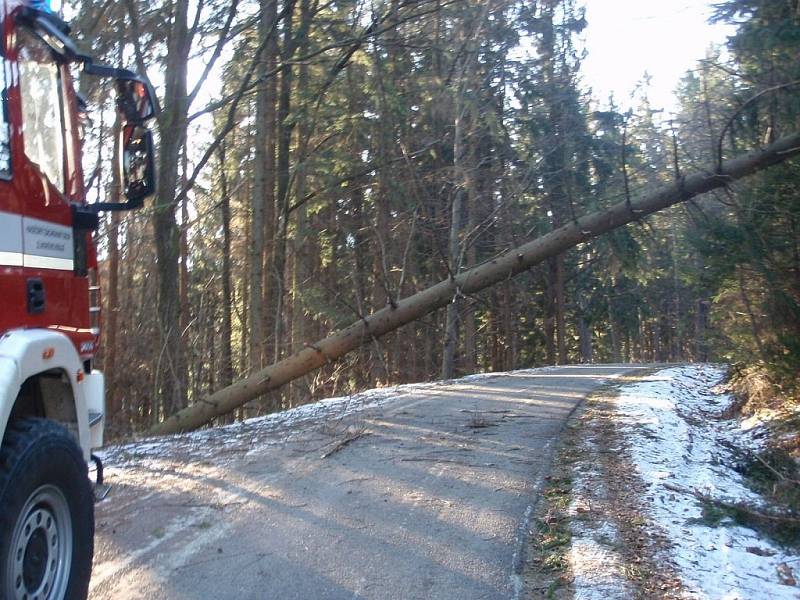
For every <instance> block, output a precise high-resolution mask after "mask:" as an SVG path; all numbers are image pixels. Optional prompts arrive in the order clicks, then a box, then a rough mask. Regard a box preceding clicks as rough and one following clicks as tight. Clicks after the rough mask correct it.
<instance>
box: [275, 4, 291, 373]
mask: <svg viewBox="0 0 800 600" xmlns="http://www.w3.org/2000/svg"><path fill="white" fill-rule="evenodd" d="M286 2H287V6H288V7H289V8H288V10H287V12H286V17H285V18H284V22H283V28H284V29H283V48H282V50H281V60H282V62H283V65H284V66H283V68H282V69H281V81H280V93H279V96H278V154H277V182H278V192H277V202H278V209H277V217H278V221H277V223H278V226H277V230H276V235H275V261H274V264H273V267H272V277H273V281H274V290H275V291H274V293H275V315H274V318H275V351H274V356H275V359H276V360H277V359H280V357H281V356H282V354H283V349H284V347H285V340H284V337H285V335H284V314H283V312H284V310H283V303H284V299H285V296H286V290H285V287H286V249H287V247H288V243H289V242H288V235H289V183H290V175H291V174H290V172H289V167H290V152H291V143H292V131H294V122H289V114H290V112H291V109H292V79H293V76H294V68H293V67H292V64H291V62H290V61H291V58H292V56H293V55H294V39H293V26H292V25H293V23H294V17H293V12H294V4H295V0H286Z"/></svg>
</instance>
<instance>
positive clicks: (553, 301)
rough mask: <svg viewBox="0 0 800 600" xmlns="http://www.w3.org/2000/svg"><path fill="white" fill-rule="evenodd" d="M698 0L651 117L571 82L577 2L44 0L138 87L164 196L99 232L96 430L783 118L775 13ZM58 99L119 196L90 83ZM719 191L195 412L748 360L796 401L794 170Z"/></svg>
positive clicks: (765, 4) (787, 47)
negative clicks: (676, 66) (80, 119)
mask: <svg viewBox="0 0 800 600" xmlns="http://www.w3.org/2000/svg"><path fill="white" fill-rule="evenodd" d="M68 4H69V3H68ZM714 10H715V12H714V17H713V18H714V19H715V20H717V21H719V22H724V23H729V24H732V25H735V34H734V35H732V36H731V37H730V38H729V39H728V43H727V44H726V46H725V47H719V48H710V49H709V50H708V52H707V54H706V56H705V57H698V59H699V60H698V62H697V65H696V67H695V68H694V69H693V70H691V71H689V72H687V73H686V75H685V77H684V78H683V79H682V81H681V84H680V91H679V100H680V104H679V106H680V108H679V110H678V112H677V113H676V114H668V113H666V112H665V111H664V110H663V109H662V107H659V106H656V105H654V103H653V102H651V100H650V99H649V97H648V85H647V80H646V79H645V80H643V82H642V84H641V86H640V87H639V88H638V89H637V90H636V92H635V96H634V98H633V102H634V105H635V108H634V109H632V110H623V109H621V108H619V104H618V102H617V101H616V100H615V99H614V98H595V97H593V96H592V91H591V90H590V89H588V88H587V86H586V85H585V84H584V83H583V79H582V60H583V58H584V49H583V44H582V39H583V38H582V36H583V34H584V32H585V30H586V28H587V27H591V26H592V23H591V22H587V20H586V18H585V14H584V9H583V7H582V6H581V5H580V3H579V2H577V1H576V0H535V1H534V0H380V1H372V2H364V1H363V0H340V1H337V2H328V1H326V0H280V1H278V0H258V1H255V0H228V1H221V0H193V1H192V2H190V1H189V0H158V1H156V2H142V1H140V0H124V1H122V2H111V1H108V0H86V1H82V2H73V3H71V5H68V6H66V7H65V14H66V16H67V17H68V18H69V20H70V22H71V24H72V26H73V29H74V32H75V36H76V37H77V38H78V39H79V40H80V43H81V45H82V49H83V50H85V51H87V52H91V53H92V54H94V55H95V56H97V57H98V59H102V60H104V61H105V62H108V63H110V64H122V65H125V66H127V67H129V68H133V69H135V70H136V71H138V72H139V73H141V74H143V75H145V76H146V77H147V78H148V79H149V80H150V81H151V82H152V84H153V85H154V87H155V88H156V90H157V92H158V95H159V100H160V104H161V112H160V114H159V116H158V120H157V125H156V138H157V146H158V149H159V155H158V171H159V178H158V185H157V193H156V195H155V197H154V198H153V200H152V201H150V202H149V203H148V204H147V205H146V207H145V208H144V209H142V210H139V211H136V212H130V213H120V212H115V213H110V214H107V215H105V216H104V218H103V221H102V224H101V227H100V230H99V231H98V232H97V234H96V238H97V239H96V241H97V244H98V247H99V252H100V258H101V276H102V280H103V289H104V297H103V309H104V311H103V320H104V333H103V336H104V337H103V351H102V355H101V357H100V360H99V364H100V367H101V368H102V369H103V370H104V371H105V373H106V377H107V384H108V411H109V423H108V430H109V433H110V434H111V435H112V437H126V436H129V435H131V434H133V433H137V432H143V431H146V430H148V429H151V428H153V427H157V426H158V425H159V424H163V423H164V421H165V420H166V419H167V418H168V417H169V416H170V415H173V414H174V413H176V412H178V411H181V410H182V409H185V408H186V407H189V406H194V405H197V404H199V403H202V402H204V401H205V399H206V398H207V397H209V395H210V394H212V393H214V392H218V391H219V390H222V389H225V388H227V387H228V386H230V385H231V384H232V383H233V382H235V381H237V380H240V379H241V378H243V377H246V376H248V375H251V374H254V373H258V372H259V371H260V370H261V369H263V368H264V367H265V366H267V365H270V364H272V363H275V362H277V361H280V360H282V359H287V357H290V356H292V355H293V354H294V353H296V352H298V351H302V350H303V349H307V348H315V347H316V346H315V344H316V342H317V340H323V339H325V338H326V337H327V336H328V335H329V334H330V333H331V332H334V331H339V330H342V329H343V328H345V327H347V326H348V325H350V324H351V323H357V322H359V321H365V320H366V318H367V317H368V316H369V315H370V314H372V313H375V312H376V311H379V310H381V309H385V308H387V307H388V308H390V309H394V308H396V307H397V305H398V303H399V302H400V301H401V299H403V298H408V297H409V296H412V295H413V294H415V293H417V292H419V291H420V290H424V289H426V288H429V287H430V286H432V285H434V284H437V283H439V282H441V281H445V280H448V279H449V280H455V278H456V277H457V276H458V274H459V273H463V272H466V271H468V270H469V269H471V268H473V267H475V266H477V265H483V264H486V263H490V262H491V261H493V260H496V259H497V258H498V257H499V256H501V255H503V253H505V252H507V251H508V250H510V249H513V248H516V247H519V246H521V245H522V244H524V243H526V242H529V241H531V240H535V239H537V238H540V237H541V236H544V235H546V234H548V233H550V232H553V231H555V230H558V229H559V228H562V227H564V226H566V225H569V224H571V223H576V224H577V223H579V220H578V219H579V217H581V216H582V215H587V214H590V213H594V212H598V211H600V212H602V211H604V210H607V209H609V208H610V207H612V206H613V205H616V204H618V203H620V202H628V203H630V202H631V201H632V199H635V198H639V197H643V196H646V195H647V194H649V193H653V192H655V191H657V190H659V189H661V188H662V187H663V186H669V185H674V186H678V189H680V186H681V185H683V182H684V181H686V179H685V178H686V176H688V175H690V174H692V173H715V172H718V170H719V167H720V165H722V163H723V161H725V160H728V159H731V158H734V157H736V156H738V155H741V154H743V153H745V152H748V151H753V150H759V149H762V148H765V147H768V146H769V145H770V144H772V143H774V142H775V141H777V140H780V139H781V138H782V137H783V136H786V135H788V134H793V133H795V132H797V131H798V130H800V96H798V87H800V4H798V1H797V0H725V1H722V2H720V3H718V4H716V5H715V9H714ZM676 43H679V42H678V41H676ZM664 51H665V52H668V49H665V50H664ZM631 52H635V48H632V49H631ZM80 87H81V93H82V94H83V95H85V96H86V98H87V100H88V103H89V108H90V114H91V115H92V122H91V124H90V125H89V127H88V130H87V138H86V143H85V156H84V169H85V172H86V179H87V185H88V187H89V197H90V199H91V200H98V201H113V200H114V198H115V197H117V196H119V189H120V183H119V181H117V180H116V175H115V172H114V169H113V168H112V165H113V159H114V158H115V150H114V144H113V142H112V140H113V139H114V136H115V128H118V127H119V122H116V121H115V118H114V114H115V111H114V105H113V94H112V93H111V90H110V88H109V87H103V86H100V85H98V84H97V82H96V81H94V82H89V81H83V80H81V81H80ZM716 187H717V189H715V190H714V191H711V192H709V193H707V194H703V195H702V196H698V197H695V198H689V199H688V200H687V201H686V202H681V203H679V204H677V205H676V206H674V207H672V208H669V209H667V210H665V211H662V212H658V213H657V214H655V215H653V216H651V217H649V218H642V219H635V221H634V223H632V224H631V225H628V226H626V227H620V228H617V229H614V230H613V231H611V232H610V233H607V234H605V235H603V236H600V237H597V238H596V239H594V240H592V241H588V240H586V241H579V242H578V243H577V244H576V245H574V247H572V248H571V249H569V250H564V251H562V252H560V253H559V254H556V255H554V256H551V257H549V258H547V259H546V260H544V261H541V262H539V263H538V264H536V265H534V266H533V267H532V268H530V269H526V270H524V272H522V273H521V274H519V275H518V276H516V277H514V278H513V279H512V278H511V277H507V278H505V279H503V280H502V281H500V282H499V283H497V284H496V285H493V286H491V287H489V288H487V289H485V290H483V291H475V292H471V291H470V290H469V289H468V288H467V287H466V286H465V287H464V288H462V287H461V286H459V285H456V286H455V287H454V290H455V292H454V293H453V294H452V298H449V299H448V302H447V306H446V308H445V309H444V310H438V311H433V312H430V313H428V314H426V315H424V316H422V317H421V318H418V319H416V320H414V321H413V322H411V323H410V324H408V325H406V326H405V327H402V328H400V329H397V330H396V331H391V332H389V333H387V334H386V335H384V336H382V337H379V336H372V337H371V338H370V339H365V340H363V343H362V344H360V347H359V348H358V349H357V350H356V351H354V352H351V353H349V354H347V355H346V356H345V357H344V358H343V359H341V360H332V359H331V360H323V361H321V363H322V366H321V368H319V369H317V370H315V371H312V372H310V373H308V374H306V375H304V376H302V377H299V378H296V379H295V380H294V381H292V382H291V383H290V384H289V385H286V386H283V387H281V388H280V389H277V390H273V391H270V392H269V393H264V394H263V395H261V396H260V397H259V398H257V399H256V400H255V401H252V402H249V403H247V404H246V405H244V406H242V407H240V408H237V409H236V411H235V412H233V413H231V414H228V415H221V416H217V417H216V418H217V420H218V421H220V422H230V421H231V420H233V419H241V418H247V417H252V416H256V415H261V414H265V413H268V412H272V411H276V410H280V409H282V408H288V407H291V406H296V405H299V404H303V403H306V402H309V401H312V400H315V399H319V398H325V397H330V396H342V395H347V394H350V393H353V392H354V391H357V390H360V389H364V388H369V387H375V386H378V385H384V384H394V383H405V382H416V381H429V380H432V379H438V378H443V379H448V378H453V377H455V376H458V375H460V374H467V373H474V372H481V371H507V370H512V369H516V368H523V367H532V366H539V365H554V364H568V363H609V362H614V363H617V362H645V363H646V362H685V361H696V362H720V363H730V364H739V363H741V364H747V365H760V366H761V368H763V369H765V370H766V372H767V373H768V376H769V377H770V378H771V379H772V381H774V382H775V383H776V385H779V386H781V387H782V388H783V389H784V390H786V391H788V392H790V393H791V391H792V389H794V390H796V385H797V383H796V380H797V373H798V370H800V170H798V162H797V159H793V160H789V161H787V162H785V163H783V164H779V165H777V166H774V167H772V168H770V169H768V170H765V171H763V172H760V173H757V174H756V175H754V176H752V177H749V178H747V179H744V180H741V181H730V182H727V181H726V182H722V183H721V184H720V185H718V186H716ZM687 198H688V196H687Z"/></svg>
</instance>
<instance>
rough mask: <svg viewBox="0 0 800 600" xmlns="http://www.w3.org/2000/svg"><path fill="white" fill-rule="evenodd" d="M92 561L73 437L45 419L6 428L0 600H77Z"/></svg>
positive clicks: (87, 488)
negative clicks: (36, 599)
mask: <svg viewBox="0 0 800 600" xmlns="http://www.w3.org/2000/svg"><path fill="white" fill-rule="evenodd" d="M12 546H14V549H13V550H12V548H11V547H12ZM93 555H94V498H93V495H92V489H91V485H90V483H89V477H88V473H87V467H86V462H85V461H84V460H83V454H82V453H81V450H80V448H79V447H78V445H77V444H76V443H75V440H74V438H73V437H72V436H71V435H70V434H69V433H68V432H67V430H66V429H64V428H63V427H62V426H61V425H58V424H57V423H54V422H52V421H48V420H46V419H18V420H16V421H14V422H12V423H9V425H8V427H7V428H6V433H5V437H4V438H3V445H2V448H0V600H23V599H24V598H27V599H28V600H34V598H38V600H84V599H85V598H86V597H87V595H88V593H89V577H90V576H91V571H92V557H93ZM45 590H46V591H45Z"/></svg>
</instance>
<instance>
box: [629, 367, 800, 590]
mask: <svg viewBox="0 0 800 600" xmlns="http://www.w3.org/2000/svg"><path fill="white" fill-rule="evenodd" d="M724 372H725V370H724V368H722V367H719V366H712V365H692V366H684V367H675V368H669V369H665V370H661V371H658V372H657V373H655V374H654V375H653V376H651V377H647V378H646V379H645V380H644V381H642V382H640V383H634V384H629V385H625V386H623V387H622V388H621V389H620V393H619V396H618V397H617V398H616V401H615V402H616V410H617V413H618V416H619V417H620V425H619V427H620V433H621V435H622V437H623V439H625V440H626V442H627V444H628V446H629V448H630V452H631V458H632V460H633V462H634V464H635V465H636V468H637V470H638V472H639V475H640V476H641V478H642V479H643V480H644V482H645V483H646V485H647V492H646V493H645V497H644V499H643V501H644V505H645V507H646V510H647V511H648V513H649V515H648V516H649V517H650V518H651V519H652V520H653V521H654V522H655V523H656V524H657V526H659V527H660V528H662V529H663V530H664V533H665V534H666V535H667V537H668V538H669V540H670V541H671V543H672V544H673V548H672V550H671V554H672V558H673V560H674V562H675V565H676V567H677V569H678V571H679V574H680V576H681V579H682V580H683V583H684V588H685V589H686V591H687V592H688V594H689V597H691V598H715V599H716V598H724V599H726V600H736V599H741V600H744V599H755V598H769V599H783V598H786V599H789V598H793V599H797V598H800V587H796V586H794V585H785V584H783V583H782V582H786V581H787V580H791V578H792V572H794V573H795V575H794V578H795V579H798V572H800V553H798V552H797V551H791V550H787V549H784V548H781V547H779V546H777V545H775V544H774V543H772V542H770V541H769V540H767V539H765V538H764V537H763V536H760V535H759V534H758V533H757V532H755V531H753V530H751V529H749V528H745V527H741V526H738V525H735V524H733V523H732V522H730V521H723V522H722V523H721V524H720V525H719V526H717V527H710V526H708V525H705V524H704V523H703V522H702V517H703V507H702V504H701V503H700V502H699V501H698V500H697V499H696V498H695V497H694V496H691V495H689V494H684V493H680V492H676V491H674V490H671V489H669V488H668V487H665V484H666V485H667V486H670V485H671V486H674V487H675V488H686V489H689V490H694V491H697V492H700V493H703V494H708V495H710V496H712V497H714V498H719V499H722V500H726V501H730V502H746V503H748V504H753V505H756V506H758V505H759V504H761V502H760V499H759V496H758V495H757V494H755V493H754V492H752V491H750V490H749V489H748V488H747V487H746V486H745V484H744V482H743V480H742V477H741V476H740V475H739V474H738V473H737V472H735V471H734V470H733V469H731V468H730V467H729V466H728V465H730V464H732V463H733V462H734V461H733V460H732V458H731V456H730V454H729V451H728V450H726V449H725V447H724V446H722V445H721V444H720V441H725V442H728V443H731V444H735V445H738V446H740V447H741V446H742V445H746V446H749V447H758V446H759V445H760V441H759V440H758V439H757V435H758V428H756V429H751V430H746V429H745V428H743V427H742V426H741V424H740V423H739V422H736V421H721V420H718V419H716V418H715V415H718V414H719V413H720V412H721V411H722V410H723V409H724V408H725V407H726V406H727V405H728V404H729V403H730V402H731V399H730V397H728V396H726V395H722V394H716V393H714V392H713V391H712V388H713V387H714V385H715V384H717V383H718V382H719V381H720V380H721V379H722V377H723V375H724Z"/></svg>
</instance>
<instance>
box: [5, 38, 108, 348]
mask: <svg viewBox="0 0 800 600" xmlns="http://www.w3.org/2000/svg"><path fill="white" fill-rule="evenodd" d="M12 39H14V44H13V47H11V48H7V49H6V50H7V56H8V61H9V63H10V65H11V66H12V69H11V72H12V74H13V75H16V77H13V80H12V81H13V82H12V84H11V85H9V86H8V88H9V101H8V107H9V114H10V121H11V123H12V125H15V126H16V127H12V131H13V134H12V137H13V138H15V139H14V140H13V142H15V143H13V145H12V161H13V162H12V190H11V193H12V195H13V196H14V197H15V199H16V202H14V204H17V205H18V208H17V211H18V214H20V215H21V218H22V224H21V225H22V246H23V256H22V261H23V265H22V266H23V277H24V282H21V283H22V288H23V293H24V294H25V298H24V301H23V302H22V304H23V305H24V306H26V307H27V314H26V319H25V324H26V325H27V326H34V327H36V326H41V327H52V328H58V329H62V330H64V331H65V332H66V333H68V334H69V335H70V336H71V337H73V338H74V341H75V342H76V344H78V345H80V344H82V343H83V340H91V339H93V336H92V335H91V333H90V332H89V297H88V296H89V294H88V282H87V279H86V277H85V273H83V272H82V271H83V269H82V268H81V267H82V265H81V264H78V263H80V261H81V259H82V258H83V257H84V256H85V248H84V246H85V243H86V237H85V236H86V233H85V232H76V231H75V230H74V228H73V216H72V207H71V205H70V200H77V199H78V198H77V196H78V195H79V194H81V193H82V189H81V183H80V181H81V177H82V174H81V170H80V165H79V164H78V163H79V153H78V148H77V144H76V140H75V135H74V131H75V129H74V127H73V126H72V125H73V124H72V123H70V122H69V119H70V118H71V117H70V115H71V114H74V110H73V111H70V110H68V108H70V107H69V105H68V103H69V102H72V103H74V97H73V95H72V94H69V93H68V92H69V91H70V89H69V88H68V86H70V87H71V83H70V82H69V81H68V76H69V75H68V72H67V69H66V67H65V66H64V65H62V64H60V63H59V62H58V60H57V58H56V56H55V55H54V53H53V51H52V50H51V49H50V47H48V46H47V44H45V43H44V42H43V41H42V40H41V39H40V38H38V37H37V36H36V35H35V34H34V33H33V32H31V31H29V30H28V29H27V28H25V27H17V28H16V29H15V35H14V36H13V38H12ZM13 67H16V69H14V68H13ZM72 108H73V109H74V107H72ZM76 248H77V252H76ZM82 250H84V251H83V252H82ZM76 261H77V262H76ZM18 289H19V288H18Z"/></svg>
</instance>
